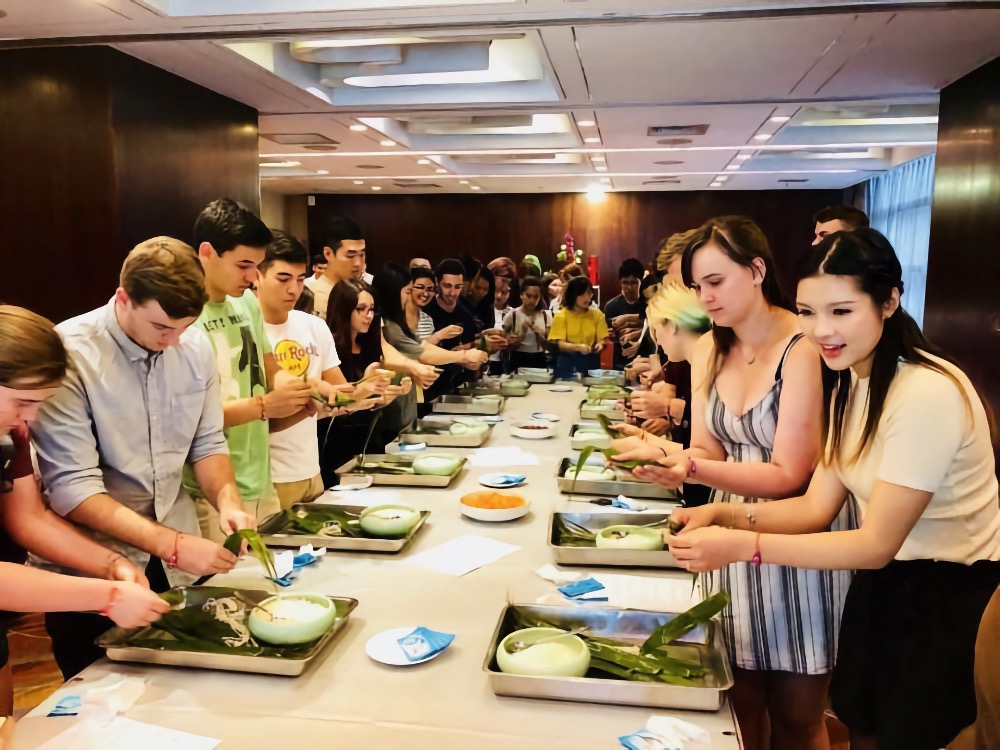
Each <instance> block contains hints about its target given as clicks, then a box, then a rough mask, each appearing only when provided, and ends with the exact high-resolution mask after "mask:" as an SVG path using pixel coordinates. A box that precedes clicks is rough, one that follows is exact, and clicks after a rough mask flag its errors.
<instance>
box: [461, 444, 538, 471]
mask: <svg viewBox="0 0 1000 750" xmlns="http://www.w3.org/2000/svg"><path fill="white" fill-rule="evenodd" d="M539 463H541V462H540V461H539V460H538V456H536V455H535V454H534V453H528V452H527V451H523V450H521V449H520V448H518V447H517V446H504V447H499V448H479V449H478V450H475V451H473V452H472V454H471V455H470V456H469V466H478V467H487V466H490V467H494V466H500V467H506V466H538V465H539Z"/></svg>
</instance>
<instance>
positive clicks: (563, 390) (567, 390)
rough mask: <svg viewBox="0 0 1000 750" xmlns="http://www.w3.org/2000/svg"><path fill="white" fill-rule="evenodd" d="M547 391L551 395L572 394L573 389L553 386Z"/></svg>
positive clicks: (564, 386)
mask: <svg viewBox="0 0 1000 750" xmlns="http://www.w3.org/2000/svg"><path fill="white" fill-rule="evenodd" d="M549 390H550V391H551V392H552V393H572V392H573V389H572V388H571V387H570V386H568V385H554V386H552V387H551V388H549Z"/></svg>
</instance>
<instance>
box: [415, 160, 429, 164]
mask: <svg viewBox="0 0 1000 750" xmlns="http://www.w3.org/2000/svg"><path fill="white" fill-rule="evenodd" d="M430 163H431V160H430V159H417V164H430Z"/></svg>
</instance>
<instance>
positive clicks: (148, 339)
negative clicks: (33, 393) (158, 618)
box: [31, 237, 252, 679]
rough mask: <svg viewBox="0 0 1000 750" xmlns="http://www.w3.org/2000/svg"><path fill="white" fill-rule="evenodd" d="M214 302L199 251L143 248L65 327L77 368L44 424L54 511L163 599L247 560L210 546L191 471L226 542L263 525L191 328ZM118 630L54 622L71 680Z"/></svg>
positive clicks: (41, 432) (85, 617)
mask: <svg viewBox="0 0 1000 750" xmlns="http://www.w3.org/2000/svg"><path fill="white" fill-rule="evenodd" d="M205 298H206V297H205V282H204V273H203V272H202V269H201V266H200V265H199V264H198V260H197V258H196V257H195V253H194V250H193V249H192V248H191V247H189V246H188V245H186V244H184V243H183V242H179V241H178V240H174V239H171V238H169V237H157V238H155V239H152V240H149V241H148V242H144V243H142V244H141V245H139V246H137V247H136V248H135V249H134V250H132V252H131V253H129V255H128V257H127V258H126V259H125V263H124V264H123V266H122V271H121V278H120V284H119V287H118V289H117V291H116V292H115V296H114V297H113V298H112V299H111V301H110V302H109V303H108V304H107V305H105V306H104V307H101V308H98V309H97V310H93V311H91V312H89V313H86V314H84V315H81V316H79V317H76V318H72V319H70V320H67V321H65V322H64V323H62V324H60V325H59V326H58V327H57V330H58V331H59V333H60V335H61V336H62V338H63V342H64V344H65V346H66V349H67V351H68V352H69V354H70V357H71V358H72V361H73V368H72V369H71V370H70V371H69V373H67V376H66V379H65V380H64V382H63V385H62V387H61V388H60V389H59V390H58V391H57V392H56V394H55V395H54V396H53V397H52V398H50V399H49V400H48V401H46V402H45V403H44V404H42V406H41V407H40V408H39V411H38V419H37V420H36V421H35V423H34V424H33V425H32V427H31V437H32V440H33V441H34V443H35V448H36V450H37V453H38V466H39V469H40V470H41V473H42V477H43V479H44V480H45V489H46V494H47V496H48V501H49V505H50V506H51V508H52V509H53V510H54V511H55V512H56V513H58V514H59V515H61V516H65V517H66V518H67V519H68V520H70V521H72V522H73V523H75V524H78V525H80V526H85V527H87V528H88V529H90V530H92V531H93V532H95V535H96V536H97V538H98V540H99V541H101V542H102V543H104V544H106V545H107V546H109V547H113V548H114V549H116V550H117V551H118V552H120V553H121V554H122V555H123V556H124V557H126V558H128V560H129V561H130V562H131V563H132V564H133V565H135V566H136V567H137V568H138V569H139V570H144V571H145V577H146V578H148V580H149V583H150V585H151V587H152V588H153V589H154V590H155V591H161V592H162V591H165V590H167V589H168V588H170V586H171V585H180V584H189V583H192V582H193V581H194V580H195V579H196V578H197V577H199V576H203V575H210V574H214V573H224V572H226V571H228V570H230V569H231V568H232V567H233V565H235V564H236V557H235V556H233V555H231V554H230V553H229V552H227V551H226V550H225V549H223V548H222V547H221V546H219V545H218V544H216V543H214V542H212V541H209V540H207V539H203V538H202V536H201V533H200V530H199V525H198V516H197V513H196V509H195V504H194V503H193V502H192V501H191V498H190V496H189V495H188V493H187V491H186V490H185V489H184V487H183V485H182V473H183V471H184V469H185V462H188V463H189V464H190V470H191V472H192V474H193V476H194V477H196V478H197V480H198V482H199V484H200V485H201V488H202V492H203V497H205V498H207V499H208V502H210V503H211V504H212V506H213V508H214V510H215V511H216V517H217V518H218V523H219V524H220V532H221V533H222V534H226V533H229V532H231V531H234V530H236V529H240V528H244V527H246V526H247V525H249V524H252V519H250V518H249V517H248V516H247V514H246V513H245V512H244V510H243V506H242V503H241V502H240V497H239V492H238V491H237V486H236V481H235V479H234V476H233V467H232V464H231V463H230V459H229V455H228V450H227V446H226V438H225V436H224V435H223V431H222V408H221V405H220V401H219V375H218V371H217V369H216V365H215V357H214V355H213V352H212V348H211V346H210V345H209V343H208V342H207V341H206V340H205V337H204V335H202V333H201V331H199V330H197V329H194V328H192V324H193V323H194V321H195V319H196V318H197V316H198V314H199V313H200V312H201V311H202V306H203V305H204V303H205ZM161 561H162V563H161ZM139 578H142V576H141V575H140V576H139ZM109 627H111V620H109V619H108V618H106V617H102V616H100V615H97V614H94V613H79V612H59V613H50V614H48V615H47V616H46V628H47V629H48V631H49V634H50V635H51V636H52V648H53V652H54V654H55V657H56V662H57V663H58V665H59V668H60V669H61V670H62V673H63V675H64V676H65V677H66V679H69V678H70V677H72V676H73V675H75V674H76V673H77V672H79V671H80V670H81V669H83V668H84V667H86V666H87V665H88V664H90V663H91V662H93V661H94V660H95V659H98V658H100V656H101V653H102V652H101V650H100V649H99V648H97V647H96V646H94V638H96V637H97V636H98V635H100V634H101V633H103V632H104V631H105V630H107V629H108V628H109Z"/></svg>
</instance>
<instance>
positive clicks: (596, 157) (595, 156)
mask: <svg viewBox="0 0 1000 750" xmlns="http://www.w3.org/2000/svg"><path fill="white" fill-rule="evenodd" d="M590 160H591V161H604V160H605V159H604V157H603V156H602V155H601V154H591V155H590Z"/></svg>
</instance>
